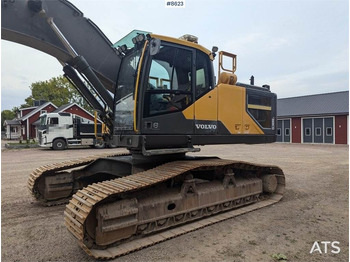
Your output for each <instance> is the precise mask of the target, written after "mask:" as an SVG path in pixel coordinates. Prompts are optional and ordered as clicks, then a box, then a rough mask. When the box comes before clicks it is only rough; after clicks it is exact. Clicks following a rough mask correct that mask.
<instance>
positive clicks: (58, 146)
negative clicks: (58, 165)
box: [52, 138, 66, 150]
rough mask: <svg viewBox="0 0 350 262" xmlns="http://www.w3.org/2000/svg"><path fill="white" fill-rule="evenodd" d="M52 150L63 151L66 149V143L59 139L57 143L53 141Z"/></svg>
mask: <svg viewBox="0 0 350 262" xmlns="http://www.w3.org/2000/svg"><path fill="white" fill-rule="evenodd" d="M52 148H53V149H55V150H63V149H65V148H66V141H64V140H63V139H61V138H58V139H56V140H55V141H53V145H52Z"/></svg>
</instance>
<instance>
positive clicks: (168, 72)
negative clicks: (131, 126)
mask: <svg viewBox="0 0 350 262" xmlns="http://www.w3.org/2000/svg"><path fill="white" fill-rule="evenodd" d="M193 61H194V51H193V49H192V48H187V47H183V46H178V45H176V44H171V43H164V42H162V44H161V46H160V49H159V52H158V53H157V54H155V55H153V56H151V59H150V61H149V69H148V70H149V74H148V80H147V81H145V84H146V85H147V86H144V89H145V93H144V104H143V118H142V124H141V132H142V133H143V134H165V135H167V134H171V135H189V134H193V122H194V120H193V118H192V119H187V118H185V117H184V114H183V113H182V112H183V111H184V110H185V109H187V108H189V110H190V111H191V112H190V114H191V115H194V109H193V108H192V109H191V108H190V106H191V105H192V104H193V101H194V97H193V86H194V80H193V77H192V76H193V73H194V63H193Z"/></svg>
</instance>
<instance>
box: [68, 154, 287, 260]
mask: <svg viewBox="0 0 350 262" xmlns="http://www.w3.org/2000/svg"><path fill="white" fill-rule="evenodd" d="M227 168H230V169H232V170H241V171H242V170H243V171H244V172H245V173H247V174H249V173H254V174H255V178H250V177H249V175H248V178H247V179H245V180H244V182H243V183H241V185H240V187H241V188H245V187H248V188H249V187H252V188H253V187H254V186H255V185H256V184H257V182H256V181H257V180H260V179H258V178H257V177H260V176H263V175H267V174H274V175H275V176H276V178H277V188H276V190H275V192H274V193H271V194H263V192H254V190H252V193H251V194H250V195H242V196H240V197H236V198H234V199H225V200H224V201H222V202H215V203H213V204H212V206H206V207H204V208H203V207H198V208H197V209H196V210H194V209H191V210H184V211H182V212H183V213H181V214H180V213H176V214H174V215H170V216H168V217H160V218H159V217H156V218H154V220H147V221H137V222H133V223H134V224H132V223H131V222H130V223H129V222H128V224H127V222H125V221H124V222H121V224H123V223H124V224H125V225H127V226H126V227H125V228H126V229H129V228H130V226H135V228H136V229H135V232H136V233H135V232H134V233H132V234H130V236H129V237H127V238H125V239H121V240H118V241H115V242H114V243H111V244H108V245H99V244H96V242H98V241H96V239H93V238H94V237H92V236H91V235H93V234H91V232H92V231H94V230H95V227H96V225H98V227H101V225H100V224H98V223H100V222H95V220H96V219H97V218H96V217H98V216H101V213H98V212H100V211H98V208H100V206H102V205H106V203H107V204H108V203H109V202H110V203H112V205H113V203H115V202H116V201H117V200H120V199H123V197H124V199H125V196H128V194H133V193H135V192H136V193H137V192H139V191H142V190H147V188H150V187H152V188H153V187H154V186H156V185H157V184H158V185H161V184H162V183H166V182H167V181H168V182H169V181H170V180H172V179H176V178H177V177H180V176H182V175H184V174H186V173H188V172H198V171H199V172H201V171H202V170H208V169H210V170H213V169H227ZM260 183H261V181H260ZM230 187H233V188H235V187H236V188H237V189H239V186H238V184H237V185H236V184H235V185H233V186H232V185H231V186H230ZM284 187H285V179H284V174H283V171H282V170H281V169H280V168H278V167H275V166H263V165H253V164H250V163H246V162H238V161H231V160H223V159H206V160H196V161H174V162H169V163H166V164H163V165H161V166H158V167H156V168H153V169H150V170H147V171H144V172H140V173H137V174H134V175H130V176H126V177H122V178H118V179H115V180H112V181H105V182H101V183H96V184H92V185H89V186H88V187H86V188H83V189H82V190H79V191H78V192H77V193H76V194H74V195H73V198H72V199H71V200H70V202H69V204H68V205H67V206H66V210H65V212H64V215H65V225H66V226H67V228H68V230H69V231H70V232H71V233H72V234H73V235H74V236H75V238H77V239H78V242H79V245H80V246H81V247H82V248H83V249H84V250H85V251H86V252H87V253H88V254H89V255H91V256H93V257H95V258H97V259H111V258H115V257H118V256H122V255H125V254H128V253H130V252H133V251H135V250H139V249H142V248H144V247H147V246H151V245H154V244H156V243H159V242H162V241H165V240H167V239H170V238H173V237H176V236H178V235H182V234H185V233H187V232H191V231H194V230H197V229H199V228H202V227H205V226H208V225H210V224H213V223H217V222H219V221H223V220H226V219H229V218H232V217H234V216H237V215H241V214H244V213H247V212H250V211H252V210H255V209H259V208H262V207H264V206H268V205H271V204H273V203H276V202H278V201H279V200H280V199H281V198H282V196H283V192H284ZM154 194H157V192H154ZM126 199H127V200H124V201H131V200H128V198H127V197H126ZM131 206H132V205H131ZM133 209H134V208H131V209H125V210H122V211H121V213H124V214H122V215H121V216H125V215H126V213H127V214H131V213H132V214H133V213H135V216H136V217H142V216H143V214H142V213H140V212H142V211H140V210H136V211H135V210H133ZM111 211H112V209H108V208H107V211H106V213H112V212H111ZM118 212H119V211H118ZM137 212H139V213H138V214H137ZM97 214H98V215H97ZM108 216H112V215H111V214H107V218H106V219H110V218H108ZM117 219H119V218H118V217H117ZM91 221H93V223H91ZM118 221H119V220H118ZM107 222H108V221H107ZM135 223H136V224H135ZM185 223H186V224H185ZM175 226H176V227H175ZM119 227H121V226H119V225H118V223H117V224H114V225H110V226H108V227H105V228H104V227H103V225H102V233H101V234H102V235H103V234H106V236H108V232H107V233H103V232H106V231H108V230H109V229H110V228H114V229H115V228H119ZM150 229H151V230H150ZM96 230H97V229H96ZM111 231H113V230H112V229H111ZM111 234H112V235H113V232H112V233H111ZM96 235H98V234H97V233H96ZM103 236H104V235H103Z"/></svg>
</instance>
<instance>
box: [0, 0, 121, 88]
mask: <svg viewBox="0 0 350 262" xmlns="http://www.w3.org/2000/svg"><path fill="white" fill-rule="evenodd" d="M50 21H53V22H54V23H55V25H56V26H57V28H59V30H60V31H61V33H62V35H63V36H64V37H65V38H66V40H67V42H68V43H69V44H70V45H71V48H72V49H74V50H75V52H76V54H77V55H80V56H83V57H84V58H85V60H86V61H87V63H88V64H89V65H90V66H91V68H92V69H93V71H94V72H95V73H96V75H97V76H98V78H99V79H100V81H101V82H102V83H103V84H104V85H105V87H106V88H107V89H108V90H109V91H111V92H114V83H115V80H116V73H117V72H118V69H119V66H120V62H121V58H120V57H119V56H118V54H117V52H116V49H115V48H113V47H112V45H113V44H112V43H111V42H110V41H109V39H108V38H107V37H106V36H105V35H104V34H103V33H102V31H101V30H100V29H99V28H98V27H97V26H96V25H95V24H94V23H93V22H92V21H91V20H90V19H88V18H86V17H84V14H83V13H82V12H81V11H80V10H79V9H78V8H76V7H75V6H74V5H73V4H71V3H70V2H68V1H65V0H59V1H47V0H42V1H37V0H29V1H24V0H18V1H6V0H2V6H1V38H2V39H4V40H9V41H12V42H16V43H19V44H23V45H26V46H29V47H32V48H35V49H37V50H40V51H42V52H44V53H47V54H49V55H52V56H54V57H55V58H57V59H58V60H59V61H61V62H63V63H67V64H69V65H71V66H73V67H75V66H76V63H75V61H74V59H73V58H74V57H73V55H72V54H71V53H70V50H68V48H67V46H65V45H64V44H63V42H62V40H61V39H60V38H59V37H58V36H57V34H56V33H55V32H54V30H53V28H52V26H51V25H50Z"/></svg>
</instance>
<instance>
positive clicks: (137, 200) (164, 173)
mask: <svg viewBox="0 0 350 262" xmlns="http://www.w3.org/2000/svg"><path fill="white" fill-rule="evenodd" d="M1 38H2V39H5V40H9V41H13V42H17V43H20V44H23V45H26V46H29V47H33V48H35V49H38V50H40V51H43V52H45V53H47V54H49V55H52V56H54V57H55V58H57V59H58V61H59V62H60V63H61V64H62V65H63V71H64V75H65V76H66V77H67V79H68V80H69V81H70V82H71V83H72V84H73V85H74V86H75V87H76V88H77V90H78V91H79V92H80V93H81V95H82V96H83V97H84V99H85V100H86V101H88V103H89V104H90V105H91V106H92V107H93V108H94V109H95V110H96V111H98V113H99V116H100V118H101V119H102V120H103V122H104V123H105V124H106V125H107V126H108V129H109V130H110V134H109V136H110V140H111V141H113V144H114V146H116V147H122V148H126V149H127V150H126V151H117V153H110V154H108V155H102V156H91V157H88V158H84V159H78V160H71V161H67V162H63V163H57V164H53V165H46V166H42V167H39V168H37V169H36V170H34V171H33V172H32V173H31V174H30V176H29V181H28V187H29V189H30V191H31V193H32V194H33V195H34V197H35V198H36V199H37V200H38V201H41V202H42V203H43V204H45V205H57V204H61V203H67V202H68V201H69V203H68V204H67V206H66V209H65V212H64V221H65V225H66V227H67V228H68V230H69V232H70V233H72V235H73V236H74V237H75V238H76V239H77V240H78V243H79V245H80V246H81V247H82V248H83V249H84V250H85V251H86V252H87V253H88V254H89V255H91V256H94V257H95V258H99V259H108V258H114V257H118V256H121V255H124V254H127V253H129V252H132V251H135V250H138V249H141V248H143V247H147V246H150V245H153V244H155V243H158V242H161V241H164V240H166V239H170V238H173V237H175V236H177V235H181V234H184V233H187V232H190V231H193V230H196V229H199V228H202V227H205V226H208V225H210V224H213V223H216V222H219V221H222V220H225V219H228V218H231V217H234V216H236V215H240V214H243V213H246V212H249V211H252V210H255V209H258V208H261V207H264V206H268V205H271V204H273V203H276V202H278V201H279V200H280V199H281V198H282V196H283V192H284V187H285V178H284V174H283V171H282V170H281V169H280V168H279V167H276V166H266V165H257V164H253V163H249V162H241V161H235V160H225V159H220V158H218V157H203V156H201V157H199V156H195V154H187V153H190V152H197V151H199V149H198V148H196V147H195V146H197V145H210V144H236V143H247V144H256V143H271V142H274V141H275V140H276V128H275V126H276V95H275V94H274V93H272V92H271V91H270V88H269V86H263V87H258V86H255V85H252V84H243V83H239V82H237V77H236V75H235V70H236V55H234V54H231V53H228V52H224V51H220V52H218V50H217V48H216V47H214V48H213V49H212V50H211V51H210V50H208V49H206V48H204V47H202V46H201V45H199V44H198V39H197V38H196V37H194V36H191V35H185V36H183V37H181V38H172V37H166V36H161V35H156V34H153V33H150V32H143V31H136V30H135V31H133V32H131V33H130V34H128V35H127V36H125V37H124V38H122V39H121V40H120V41H118V42H117V43H115V44H112V43H111V42H110V41H109V40H108V38H107V37H106V36H105V35H104V34H103V33H102V32H101V30H100V29H99V28H98V27H97V26H96V25H95V24H94V23H93V22H92V21H91V20H89V19H87V18H85V17H84V15H83V13H82V12H81V11H80V10H79V9H77V8H76V7H75V6H74V5H73V4H71V3H70V2H68V1H66V0H56V1H53V0H50V1H47V0H28V1H24V0H16V1H7V0H2V7H1ZM217 52H218V53H217ZM216 56H218V75H217V79H216V78H215V75H214V69H213V60H214V58H215V57H216Z"/></svg>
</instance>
